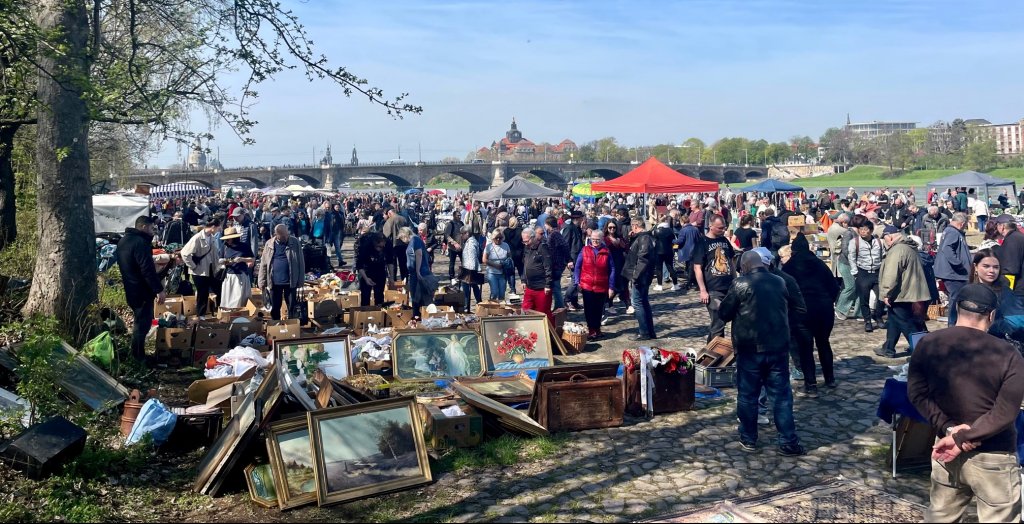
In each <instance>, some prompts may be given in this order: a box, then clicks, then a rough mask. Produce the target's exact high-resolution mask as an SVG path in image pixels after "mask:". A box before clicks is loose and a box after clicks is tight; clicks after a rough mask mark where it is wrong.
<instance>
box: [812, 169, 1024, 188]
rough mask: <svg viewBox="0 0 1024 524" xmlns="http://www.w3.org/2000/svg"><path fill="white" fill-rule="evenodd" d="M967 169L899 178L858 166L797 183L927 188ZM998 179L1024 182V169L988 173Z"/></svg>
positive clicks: (921, 172) (926, 171)
mask: <svg viewBox="0 0 1024 524" xmlns="http://www.w3.org/2000/svg"><path fill="white" fill-rule="evenodd" d="M964 171H967V170H966V169H922V170H915V171H908V172H906V173H904V174H902V175H899V176H892V175H890V174H889V169H888V168H887V167H882V166H857V167H854V168H853V169H851V170H849V171H847V172H846V173H840V174H837V175H827V176H819V177H813V178H805V179H800V180H798V181H796V182H795V183H803V184H805V185H808V186H815V187H820V186H852V187H883V186H893V187H910V186H915V187H917V186H921V187H923V186H925V185H927V184H928V182H931V181H933V180H938V179H940V178H944V177H947V176H949V175H953V174H956V173H962V172H964ZM988 174H989V175H992V176H994V177H996V178H1009V179H1013V180H1021V181H1024V168H1020V167H1011V168H1001V169H994V170H992V171H990V172H989V173H988Z"/></svg>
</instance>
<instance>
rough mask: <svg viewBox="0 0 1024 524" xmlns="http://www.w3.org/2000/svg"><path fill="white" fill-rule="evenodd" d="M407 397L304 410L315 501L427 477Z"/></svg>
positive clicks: (326, 501)
mask: <svg viewBox="0 0 1024 524" xmlns="http://www.w3.org/2000/svg"><path fill="white" fill-rule="evenodd" d="M414 401H415V399H414V398H412V397H407V398H398V399H391V400H384V401H379V402H369V403H365V404H361V405H358V406H349V407H342V408H335V409H328V410H321V411H318V412H315V413H313V412H311V413H309V414H308V417H309V421H310V422H309V423H310V427H311V428H312V441H313V448H314V451H315V454H314V456H315V463H316V478H317V497H318V501H319V503H320V505H325V504H335V503H340V502H346V501H349V500H354V499H358V498H363V497H368V496H371V495H376V494H380V493H385V492H388V491H393V490H396V489H403V488H408V487H411V486H415V485H419V484H423V483H426V482H429V481H430V480H431V475H430V465H429V463H428V461H427V455H426V446H425V443H424V441H423V433H422V431H420V425H419V421H418V419H417V415H416V410H415V406H414Z"/></svg>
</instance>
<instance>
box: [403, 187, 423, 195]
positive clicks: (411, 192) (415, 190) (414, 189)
mask: <svg viewBox="0 0 1024 524" xmlns="http://www.w3.org/2000/svg"><path fill="white" fill-rule="evenodd" d="M422 192H423V188H420V187H410V188H409V189H406V190H405V194H407V195H414V194H416V193H422Z"/></svg>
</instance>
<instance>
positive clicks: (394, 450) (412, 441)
mask: <svg viewBox="0 0 1024 524" xmlns="http://www.w3.org/2000/svg"><path fill="white" fill-rule="evenodd" d="M374 425H375V427H376V428H377V431H378V432H379V433H378V436H377V449H378V450H379V451H380V453H381V455H385V456H387V455H390V456H391V457H392V458H393V459H395V460H398V456H399V455H404V454H406V453H415V452H416V437H415V436H414V435H413V433H412V426H410V425H409V424H399V423H398V422H397V421H394V420H389V421H387V422H384V423H377V424H374Z"/></svg>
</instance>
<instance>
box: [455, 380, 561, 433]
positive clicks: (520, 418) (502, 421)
mask: <svg viewBox="0 0 1024 524" xmlns="http://www.w3.org/2000/svg"><path fill="white" fill-rule="evenodd" d="M452 388H453V389H454V390H455V392H456V393H458V394H459V396H460V397H462V400H465V401H466V402H467V403H468V404H469V405H470V406H473V407H474V408H477V409H478V410H480V412H481V413H482V414H484V415H485V417H486V418H488V419H492V420H495V421H496V422H497V424H498V426H500V427H501V428H503V429H505V430H509V431H513V432H515V433H520V434H523V435H528V436H533V437H544V436H547V435H548V430H547V428H545V427H544V426H541V425H540V424H538V423H537V422H536V421H535V420H533V419H532V418H530V417H528V416H526V414H525V413H523V412H522V411H519V410H516V409H512V408H510V407H508V406H506V405H504V404H502V403H500V402H498V401H496V400H492V399H490V398H487V397H486V396H484V395H481V394H480V393H477V392H476V391H473V390H472V389H471V388H469V387H467V386H465V385H463V384H460V383H458V382H456V383H454V384H452Z"/></svg>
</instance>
